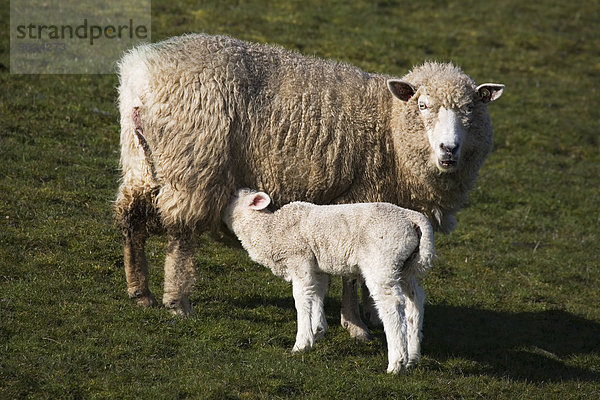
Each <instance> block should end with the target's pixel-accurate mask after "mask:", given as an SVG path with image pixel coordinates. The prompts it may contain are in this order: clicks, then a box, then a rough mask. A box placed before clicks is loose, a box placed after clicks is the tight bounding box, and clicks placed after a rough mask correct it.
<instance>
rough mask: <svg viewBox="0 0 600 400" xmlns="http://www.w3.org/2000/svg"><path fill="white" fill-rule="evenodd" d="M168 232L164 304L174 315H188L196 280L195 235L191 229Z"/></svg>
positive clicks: (190, 309)
mask: <svg viewBox="0 0 600 400" xmlns="http://www.w3.org/2000/svg"><path fill="white" fill-rule="evenodd" d="M167 231H168V232H167V236H168V240H169V243H168V246H167V256H166V260H165V292H164V295H163V304H164V305H165V307H167V308H168V309H169V310H170V311H171V312H172V313H173V314H177V315H188V314H189V313H190V312H191V311H192V307H191V305H190V294H191V292H192V289H193V288H194V282H195V279H196V271H195V267H194V250H195V245H196V240H195V239H196V238H195V234H194V231H193V230H191V229H177V230H171V229H168V230H167Z"/></svg>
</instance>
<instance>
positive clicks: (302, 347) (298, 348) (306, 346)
mask: <svg viewBox="0 0 600 400" xmlns="http://www.w3.org/2000/svg"><path fill="white" fill-rule="evenodd" d="M311 347H312V346H311V345H310V343H303V344H298V343H296V344H294V347H292V353H304V352H306V351H308V350H310V348H311Z"/></svg>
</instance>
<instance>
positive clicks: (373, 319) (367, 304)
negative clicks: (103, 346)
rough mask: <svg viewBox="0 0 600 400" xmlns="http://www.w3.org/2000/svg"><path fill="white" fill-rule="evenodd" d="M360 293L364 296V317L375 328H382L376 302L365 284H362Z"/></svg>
mask: <svg viewBox="0 0 600 400" xmlns="http://www.w3.org/2000/svg"><path fill="white" fill-rule="evenodd" d="M360 291H361V294H362V307H363V315H364V316H365V318H366V320H367V322H368V323H369V324H371V325H373V326H381V319H379V314H377V308H376V307H375V302H374V301H373V298H372V297H371V294H370V293H369V288H368V287H367V285H365V283H364V282H362V285H361V288H360Z"/></svg>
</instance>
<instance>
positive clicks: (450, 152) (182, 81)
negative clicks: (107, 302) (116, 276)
mask: <svg viewBox="0 0 600 400" xmlns="http://www.w3.org/2000/svg"><path fill="white" fill-rule="evenodd" d="M118 75H119V111H120V116H121V117H120V118H121V120H120V122H121V161H120V166H121V170H122V177H121V184H120V187H119V193H118V195H117V199H116V201H115V204H114V211H115V216H116V221H117V223H118V225H119V227H120V228H121V230H122V232H123V238H124V265H125V272H126V278H127V287H128V289H127V291H128V294H129V296H130V297H131V298H132V299H133V300H134V301H135V302H137V303H138V304H140V305H143V306H152V305H155V304H156V300H155V298H154V296H153V295H152V292H151V291H150V288H149V286H148V266H147V261H146V256H145V253H144V246H145V241H146V239H147V237H148V235H150V234H151V233H153V232H155V231H157V230H164V231H166V232H167V238H168V246H167V255H166V260H165V274H164V275H165V279H164V294H163V303H164V305H165V306H166V307H167V308H169V309H170V310H171V311H172V312H174V313H176V314H183V315H187V314H188V313H189V312H190V311H191V306H190V303H189V296H190V294H191V291H192V287H193V283H194V275H195V272H194V263H193V254H194V247H195V237H196V235H197V234H199V233H202V232H206V231H214V230H217V229H218V228H219V225H220V215H221V213H222V211H223V210H224V208H225V207H226V205H227V203H228V202H229V199H230V198H231V196H232V195H233V194H234V193H235V191H236V189H237V188H240V187H255V188H260V189H261V190H264V191H267V192H268V193H270V194H271V197H272V201H273V203H274V205H275V206H276V207H281V206H282V205H284V204H287V203H289V202H292V201H296V200H303V201H310V202H312V203H316V204H338V203H357V202H382V201H385V202H389V203H393V204H397V205H400V206H403V207H407V208H411V209H414V210H418V211H420V212H422V213H424V214H425V215H427V216H428V217H429V219H430V220H431V222H432V224H433V226H434V228H435V229H438V230H441V231H450V230H452V229H453V227H454V225H455V220H454V214H455V213H456V212H457V211H458V210H459V209H460V207H461V206H462V204H463V203H464V202H465V199H466V194H467V192H468V191H469V190H470V189H471V188H472V187H473V184H474V182H475V179H476V177H477V174H478V170H479V168H480V167H481V165H482V163H483V161H484V160H485V158H486V157H487V155H488V153H489V152H490V149H491V146H492V128H491V125H490V121H489V117H488V113H487V104H488V103H490V102H491V101H493V100H495V99H497V98H498V97H499V96H500V95H501V93H502V91H503V86H502V85H498V84H483V85H479V86H476V85H475V83H474V81H473V80H472V79H471V78H469V77H468V76H467V75H466V74H464V73H463V72H462V71H461V70H460V69H459V68H458V67H455V66H454V65H452V64H447V63H444V64H440V63H432V62H428V63H425V64H423V65H421V66H417V67H415V68H414V69H413V70H412V71H411V72H410V73H409V74H407V75H406V76H405V77H403V78H401V79H398V78H394V77H392V76H387V75H381V74H372V73H367V72H364V71H362V70H360V69H358V68H356V67H353V66H350V65H347V64H344V63H340V62H336V61H331V60H322V59H318V58H315V57H305V56H302V55H300V54H298V53H295V52H291V51H287V50H284V49H283V48H280V47H275V46H270V45H265V44H256V43H248V42H244V41H241V40H237V39H233V38H230V37H227V36H211V35H206V34H189V35H184V36H180V37H174V38H171V39H167V40H165V41H163V42H160V43H155V44H144V45H141V46H139V47H136V48H134V49H132V50H130V51H129V52H127V53H126V54H125V55H124V56H123V58H122V59H121V60H120V62H119V64H118ZM142 139H143V140H142ZM144 141H145V142H146V143H145V144H144V143H143V142H144ZM342 303H343V306H342V312H341V321H342V324H343V325H344V326H345V327H346V329H348V331H349V332H350V334H351V335H352V336H353V337H357V338H365V339H366V338H368V337H369V332H368V329H367V327H366V325H365V324H364V322H363V321H362V320H361V319H360V316H359V315H358V312H357V309H358V300H357V297H356V288H355V285H354V281H353V280H351V279H344V290H343V299H342Z"/></svg>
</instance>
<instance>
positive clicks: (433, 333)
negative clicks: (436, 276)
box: [232, 296, 600, 382]
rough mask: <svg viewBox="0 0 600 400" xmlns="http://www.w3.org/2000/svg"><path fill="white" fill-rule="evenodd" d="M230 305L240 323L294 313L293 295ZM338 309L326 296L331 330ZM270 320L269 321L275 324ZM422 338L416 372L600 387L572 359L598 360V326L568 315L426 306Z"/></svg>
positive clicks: (379, 334) (380, 336)
mask: <svg viewBox="0 0 600 400" xmlns="http://www.w3.org/2000/svg"><path fill="white" fill-rule="evenodd" d="M232 305H233V306H234V307H235V308H237V309H238V312H237V313H236V315H235V316H236V318H244V317H243V313H242V314H240V313H239V309H240V308H241V309H254V308H257V307H264V306H274V307H277V308H281V309H282V310H283V309H288V310H294V309H295V308H294V300H293V298H292V296H289V297H287V296H286V297H276V296H275V297H268V298H264V297H259V296H249V297H246V298H243V299H236V300H233V304H232ZM340 306H341V304H340V302H339V300H338V299H335V298H331V297H330V296H328V297H327V299H326V302H325V314H326V317H327V322H328V324H330V326H333V325H336V324H339V323H340V319H339V310H340ZM238 307H239V308H238ZM232 316H233V315H232ZM272 318H273V316H272V315H271V316H270V317H269V320H268V321H267V320H265V322H270V323H273V322H276V321H273V320H272ZM287 318H289V315H288V316H284V315H282V319H287ZM252 319H253V320H256V315H253V316H252ZM372 332H373V334H374V336H375V337H376V338H377V340H380V341H381V343H382V345H383V346H385V334H384V333H383V330H382V329H381V328H380V327H379V328H374V329H372ZM423 334H424V338H423V343H422V354H423V356H424V357H425V358H424V360H423V361H422V362H421V364H420V366H419V367H418V368H426V369H427V368H430V369H440V368H442V369H445V368H458V369H460V373H461V374H465V375H474V376H475V375H476V376H479V375H491V376H496V377H509V378H512V379H515V380H519V381H527V382H564V381H568V380H571V381H592V382H600V373H598V372H595V371H594V370H598V366H597V365H596V366H594V367H591V368H590V369H586V368H582V367H578V366H573V365H572V364H574V363H575V361H572V360H571V359H574V358H578V359H580V360H581V359H584V358H585V357H588V356H591V357H600V324H598V323H596V322H594V321H589V320H586V319H584V318H581V317H578V316H576V315H573V314H570V313H568V312H565V311H561V310H551V311H542V312H522V313H509V312H499V311H490V310H482V309H477V308H467V307H456V306H450V305H443V304H437V305H429V304H428V305H426V306H425V322H424V326H423ZM450 360H457V361H455V362H447V361H450ZM570 364H571V365H570ZM440 365H441V366H440Z"/></svg>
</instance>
